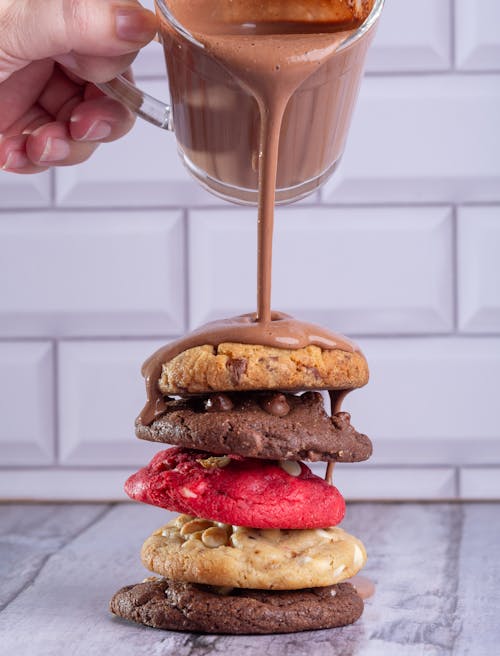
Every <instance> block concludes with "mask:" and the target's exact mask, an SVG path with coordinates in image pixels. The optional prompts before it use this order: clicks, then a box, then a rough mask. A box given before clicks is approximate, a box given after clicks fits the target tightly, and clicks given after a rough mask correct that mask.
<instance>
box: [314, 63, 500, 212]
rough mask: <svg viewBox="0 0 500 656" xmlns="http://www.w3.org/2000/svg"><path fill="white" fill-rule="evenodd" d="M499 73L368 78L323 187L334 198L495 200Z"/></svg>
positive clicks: (499, 163)
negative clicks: (339, 159) (342, 152)
mask: <svg viewBox="0 0 500 656" xmlns="http://www.w3.org/2000/svg"><path fill="white" fill-rule="evenodd" d="M499 115H500V77H499V76H496V75H478V76H471V75H467V76H460V75H449V76H442V75H422V76H397V75H396V76H388V77H370V78H367V79H366V80H365V81H364V84H363V86H362V87H361V93H360V100H359V103H358V107H357V110H356V112H355V115H354V120H353V125H352V129H351V132H350V137H349V140H348V145H347V149H346V152H345V155H344V158H343V161H342V164H341V165H340V168H339V170H338V172H337V173H336V175H335V176H334V178H333V179H332V180H331V181H330V182H329V183H328V184H327V186H326V187H325V189H324V192H323V198H324V200H326V201H330V202H338V203H359V202H362V203H397V202H415V203H422V202H426V203H433V202H444V203H456V202H468V201H471V202H473V201H495V200H499V199H500V131H499V130H498V116H499Z"/></svg>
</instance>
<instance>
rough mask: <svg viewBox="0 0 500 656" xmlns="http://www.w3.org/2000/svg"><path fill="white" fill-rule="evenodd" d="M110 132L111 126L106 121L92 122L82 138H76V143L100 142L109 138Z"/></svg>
mask: <svg viewBox="0 0 500 656" xmlns="http://www.w3.org/2000/svg"><path fill="white" fill-rule="evenodd" d="M76 123H78V121H76ZM111 130H112V128H111V125H110V124H109V123H108V122H107V121H94V123H92V125H91V126H90V127H89V129H88V130H87V132H85V134H84V135H83V136H81V137H76V141H100V140H101V139H106V137H109V135H110V134H111Z"/></svg>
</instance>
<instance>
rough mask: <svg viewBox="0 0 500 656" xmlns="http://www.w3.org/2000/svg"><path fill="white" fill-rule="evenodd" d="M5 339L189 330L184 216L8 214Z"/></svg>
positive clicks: (1, 280)
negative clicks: (186, 314)
mask: <svg viewBox="0 0 500 656" xmlns="http://www.w3.org/2000/svg"><path fill="white" fill-rule="evenodd" d="M0 239H1V241H2V246H3V253H2V257H1V259H0V335H2V336H9V337H19V336H21V335H22V336H38V335H45V336H57V337H59V336H63V335H64V336H68V335H71V336H76V335H89V334H91V335H96V334H97V335H109V334H111V335H146V334H150V333H155V334H162V335H164V334H167V335H172V334H173V335H175V334H177V333H179V332H182V330H183V328H184V273H183V271H184V269H183V240H184V234H183V225H182V218H181V214H180V212H169V211H162V212H150V213H148V214H147V216H145V215H144V214H143V213H142V212H141V213H138V212H119V213H118V212H106V213H104V212H92V213H89V212H85V213H73V212H64V213H45V212H44V213H39V214H34V213H32V214H23V213H21V214H17V213H6V214H4V215H3V216H2V220H1V222H0Z"/></svg>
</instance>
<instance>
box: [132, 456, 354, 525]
mask: <svg viewBox="0 0 500 656" xmlns="http://www.w3.org/2000/svg"><path fill="white" fill-rule="evenodd" d="M299 469H300V472H299ZM289 472H290V473H289ZM125 492H126V493H127V494H128V495H129V497H131V498H132V499H135V500H137V501H143V502H144V503H150V504H152V505H153V506H159V507H160V508H167V509H168V510H174V511H177V512H180V513H185V514H187V515H194V516H195V517H202V518H203V519H211V520H213V521H217V522H224V523H225V524H233V525H235V526H250V527H252V528H283V529H293V528H323V527H327V526H335V525H336V524H338V523H339V522H340V521H342V518H343V517H344V512H345V503H344V499H343V497H342V495H341V494H340V492H339V491H338V490H337V488H335V487H333V486H332V485H329V484H328V483H326V482H325V481H324V480H323V479H322V478H320V477H319V476H316V475H315V474H313V473H312V472H311V470H310V469H309V468H308V467H306V466H305V465H304V464H303V463H295V462H293V463H292V462H290V463H289V462H287V463H281V464H280V463H278V462H277V461H274V460H260V459H256V458H243V457H241V456H226V457H222V458H221V457H219V458H214V457H211V456H210V454H209V453H206V452H204V451H195V450H193V449H182V448H178V447H175V448H172V449H167V450H166V451H160V453H157V454H156V456H155V457H154V458H153V459H152V460H151V462H150V464H149V465H148V466H147V467H144V468H143V469H141V470H139V471H138V472H137V473H136V474H133V475H132V476H131V477H130V478H129V479H128V480H127V482H126V483H125Z"/></svg>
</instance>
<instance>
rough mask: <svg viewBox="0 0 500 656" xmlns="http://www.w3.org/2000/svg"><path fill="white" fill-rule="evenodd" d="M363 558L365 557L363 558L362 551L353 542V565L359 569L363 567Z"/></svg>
mask: <svg viewBox="0 0 500 656" xmlns="http://www.w3.org/2000/svg"><path fill="white" fill-rule="evenodd" d="M364 560H365V559H364V558H363V552H362V551H361V549H360V548H359V547H358V545H357V544H355V545H354V558H353V564H354V567H356V568H357V569H361V567H363V562H364Z"/></svg>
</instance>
